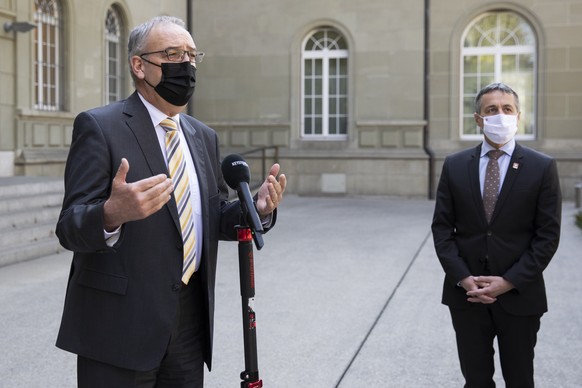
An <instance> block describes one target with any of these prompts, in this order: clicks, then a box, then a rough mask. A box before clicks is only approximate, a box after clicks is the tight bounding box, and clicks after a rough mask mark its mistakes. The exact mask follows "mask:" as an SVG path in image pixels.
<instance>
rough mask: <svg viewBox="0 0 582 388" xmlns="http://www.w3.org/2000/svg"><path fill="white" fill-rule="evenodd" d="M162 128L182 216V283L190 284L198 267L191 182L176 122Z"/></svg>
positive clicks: (165, 121)
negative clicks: (191, 277)
mask: <svg viewBox="0 0 582 388" xmlns="http://www.w3.org/2000/svg"><path fill="white" fill-rule="evenodd" d="M160 126H161V127H162V128H163V129H164V130H165V131H166V158H167V159H168V169H169V171H170V177H171V178H172V181H173V182H174V197H175V198H176V205H177V206H178V214H179V215H180V227H181V229H182V240H183V241H184V264H183V267H182V282H183V283H184V284H188V281H189V280H190V276H192V274H193V273H194V270H195V267H196V236H195V230H194V221H193V215H192V204H191V203H190V181H189V179H188V172H187V171H186V161H185V160H184V154H183V151H182V147H181V146H180V136H179V133H178V131H177V129H178V126H177V125H176V122H175V121H174V120H172V119H170V118H167V119H164V120H162V122H161V123H160Z"/></svg>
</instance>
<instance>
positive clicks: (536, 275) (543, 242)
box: [432, 144, 561, 315]
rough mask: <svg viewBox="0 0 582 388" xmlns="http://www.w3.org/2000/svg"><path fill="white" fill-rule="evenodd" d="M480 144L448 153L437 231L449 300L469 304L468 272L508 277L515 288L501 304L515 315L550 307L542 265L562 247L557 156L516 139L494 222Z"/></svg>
mask: <svg viewBox="0 0 582 388" xmlns="http://www.w3.org/2000/svg"><path fill="white" fill-rule="evenodd" d="M480 152H481V145H479V146H477V147H476V148H472V149H468V150H464V151H461V152H459V153H456V154H454V155H451V156H449V157H447V158H446V159H445V162H444V165H443V170H442V174H441V178H440V182H439V185H438V190H437V198H436V203H435V211H434V217H433V222H432V232H433V238H434V244H435V249H436V253H437V256H438V258H439V260H440V262H441V265H442V267H443V269H444V271H445V274H446V277H445V282H444V285H443V296H442V302H443V303H444V304H446V305H449V306H450V307H453V308H468V307H470V306H472V305H473V304H472V303H470V302H467V296H466V295H465V292H466V291H465V290H464V289H463V288H462V287H458V286H457V283H458V282H459V281H460V280H462V279H464V278H465V277H467V276H471V275H474V276H477V275H483V274H484V270H483V264H484V263H485V262H487V263H488V266H489V271H490V274H491V275H496V276H503V277H504V278H505V279H506V280H508V281H510V282H511V283H512V284H513V285H514V286H515V289H513V290H511V291H510V292H508V293H506V294H503V295H501V296H499V297H498V303H499V304H500V306H501V307H502V308H503V309H505V310H506V311H507V312H509V313H511V314H515V315H536V314H542V313H544V312H546V311H547V300H546V291H545V285H544V278H543V275H542V272H543V270H544V269H545V268H546V266H547V265H548V263H549V262H550V260H551V259H552V256H553V255H554V253H555V252H556V249H557V248H558V241H559V237H560V220H561V193H560V184H559V179H558V172H557V167H556V161H555V160H554V159H552V158H550V157H548V156H546V155H544V154H541V153H539V152H537V151H534V150H532V149H530V148H527V147H523V146H521V145H519V144H516V147H515V151H514V153H513V155H512V158H511V161H510V163H509V169H508V171H507V175H506V177H505V180H504V182H503V185H502V187H501V191H500V193H499V197H498V200H497V203H496V205H495V210H494V212H493V216H492V218H491V222H490V223H489V224H488V223H487V221H486V218H485V211H484V208H483V200H482V197H481V192H480V186H479V156H480Z"/></svg>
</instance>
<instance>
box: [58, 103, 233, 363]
mask: <svg viewBox="0 0 582 388" xmlns="http://www.w3.org/2000/svg"><path fill="white" fill-rule="evenodd" d="M180 117H181V121H180V124H181V127H182V129H183V131H184V134H185V136H186V138H187V141H188V146H189V148H190V152H191V154H192V157H193V160H194V164H195V166H196V172H197V175H198V183H199V185H200V195H201V202H202V220H203V241H202V242H201V249H202V252H201V253H202V263H201V266H200V269H199V275H200V276H201V281H202V284H203V289H204V294H205V297H206V298H205V306H204V307H205V310H206V312H207V317H206V322H207V324H206V326H207V333H206V337H207V344H208V346H207V349H206V351H205V361H206V363H207V365H208V367H209V368H210V367H211V356H212V334H213V320H214V286H215V276H216V258H217V248H218V241H219V239H223V240H235V239H236V231H235V225H236V224H238V223H239V221H240V220H239V217H240V206H239V203H238V202H232V203H228V202H227V196H228V191H227V187H226V185H225V182H224V180H223V177H222V172H221V168H220V157H219V146H218V139H217V136H216V133H215V132H214V131H213V130H212V129H210V128H209V127H207V126H206V125H204V124H203V123H201V122H200V121H198V120H196V119H194V118H192V117H189V116H187V115H180ZM121 158H126V159H127V160H128V161H129V173H128V175H127V182H135V181H138V180H141V179H144V178H147V177H151V176H153V175H156V174H168V172H167V168H166V164H165V161H164V156H163V154H162V152H161V150H160V145H159V143H158V139H157V137H156V133H155V129H154V127H153V125H152V122H151V119H150V116H149V114H148V111H147V109H146V108H145V106H144V105H143V103H142V102H141V100H140V99H139V96H138V95H137V93H134V94H133V95H132V96H131V97H129V98H128V99H127V100H124V101H120V102H116V103H114V104H111V105H109V106H106V107H101V108H97V109H93V110H90V111H88V112H84V113H81V114H79V116H78V117H77V118H76V120H75V123H74V130H73V141H72V145H71V149H70V152H69V157H68V160H67V166H66V169H65V197H64V201H63V208H62V211H61V214H60V217H59V220H58V224H57V229H56V233H57V236H58V237H59V240H60V242H61V244H62V245H63V246H64V247H65V248H67V249H69V250H71V251H74V257H73V262H72V266H71V271H70V276H69V282H68V286H67V293H66V299H65V305H64V311H63V317H62V322H61V327H60V330H59V334H58V338H57V346H58V347H60V348H62V349H65V350H68V351H71V352H73V353H77V354H79V355H82V356H84V357H88V358H92V359H95V360H98V361H101V362H106V363H109V364H113V365H116V366H119V367H123V368H129V369H134V370H150V369H153V368H155V367H157V366H158V365H159V363H160V360H161V359H162V357H163V355H164V352H165V350H166V347H167V345H168V341H169V339H170V332H171V329H172V325H173V320H174V317H175V314H176V311H177V306H178V296H179V292H178V291H179V288H180V284H181V281H180V277H181V271H182V260H183V259H182V245H183V244H182V238H181V234H180V226H179V218H178V212H177V209H176V202H175V201H174V199H172V200H171V201H170V202H168V204H166V205H165V206H164V207H163V208H162V209H161V210H159V211H158V212H156V213H155V214H153V215H151V216H149V217H148V218H146V219H144V220H140V221H134V222H128V223H126V224H124V225H123V227H122V233H121V236H120V239H119V241H118V242H117V243H116V244H115V246H114V247H111V248H110V247H108V246H107V245H106V243H105V240H104V235H103V230H104V229H103V218H102V217H103V204H104V202H105V200H106V199H107V198H108V196H109V194H110V191H111V182H112V180H113V177H114V176H115V174H116V172H117V169H118V167H119V164H120V161H121ZM197 244H198V247H200V242H197ZM199 249H200V248H199Z"/></svg>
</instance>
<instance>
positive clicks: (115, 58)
mask: <svg viewBox="0 0 582 388" xmlns="http://www.w3.org/2000/svg"><path fill="white" fill-rule="evenodd" d="M122 31H123V27H122V20H121V17H120V14H119V12H118V10H117V9H116V7H115V6H111V7H109V9H108V10H107V15H106V16H105V103H106V104H109V103H111V102H114V101H117V100H119V99H121V98H122V97H123V96H124V95H123V93H124V87H123V86H124V81H125V77H124V74H125V71H124V69H123V67H124V63H125V62H124V59H123V58H124V56H123V45H122V42H123V36H122Z"/></svg>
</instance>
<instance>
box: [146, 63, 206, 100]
mask: <svg viewBox="0 0 582 388" xmlns="http://www.w3.org/2000/svg"><path fill="white" fill-rule="evenodd" d="M146 61H147V60H146ZM147 62H149V63H151V64H152V65H156V66H158V67H161V68H162V79H161V80H160V83H159V84H157V85H156V86H153V85H152V84H150V83H149V82H148V81H147V80H145V79H144V80H145V82H146V83H147V84H148V85H150V86H151V87H152V88H154V90H155V91H156V92H157V93H158V94H159V95H160V97H162V98H163V99H164V100H166V101H168V102H169V103H170V104H172V105H176V106H183V105H186V104H187V103H188V101H190V97H192V94H194V88H195V87H196V68H195V67H194V66H192V65H191V64H190V62H180V63H174V62H167V63H162V64H161V65H158V64H157V63H153V62H150V61H147Z"/></svg>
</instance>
